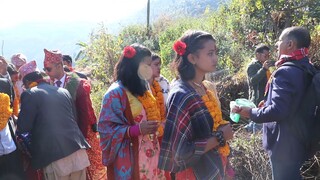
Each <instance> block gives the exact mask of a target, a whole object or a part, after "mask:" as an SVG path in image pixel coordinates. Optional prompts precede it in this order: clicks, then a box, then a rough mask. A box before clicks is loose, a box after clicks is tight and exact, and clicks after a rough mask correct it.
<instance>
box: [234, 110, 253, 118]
mask: <svg viewBox="0 0 320 180" xmlns="http://www.w3.org/2000/svg"><path fill="white" fill-rule="evenodd" d="M251 109H252V108H250V107H241V111H240V112H237V113H238V114H240V116H241V117H244V118H250V112H251Z"/></svg>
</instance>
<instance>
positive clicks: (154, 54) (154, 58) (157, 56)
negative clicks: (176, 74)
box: [151, 53, 161, 61]
mask: <svg viewBox="0 0 320 180" xmlns="http://www.w3.org/2000/svg"><path fill="white" fill-rule="evenodd" d="M156 59H160V61H161V58H160V56H159V55H158V54H157V53H152V54H151V60H152V61H154V60H156Z"/></svg>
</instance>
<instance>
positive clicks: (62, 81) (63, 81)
mask: <svg viewBox="0 0 320 180" xmlns="http://www.w3.org/2000/svg"><path fill="white" fill-rule="evenodd" d="M59 80H60V81H61V85H60V87H62V88H64V83H65V81H66V74H64V75H63V76H62V78H61V79H54V86H56V87H58V86H57V84H56V82H57V81H59Z"/></svg>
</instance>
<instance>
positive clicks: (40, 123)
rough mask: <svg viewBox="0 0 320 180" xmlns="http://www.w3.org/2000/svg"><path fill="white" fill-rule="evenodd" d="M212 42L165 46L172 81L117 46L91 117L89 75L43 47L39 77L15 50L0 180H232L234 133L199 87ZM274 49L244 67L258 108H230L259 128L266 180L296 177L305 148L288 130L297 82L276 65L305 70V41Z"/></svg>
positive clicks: (192, 39) (299, 30)
mask: <svg viewBox="0 0 320 180" xmlns="http://www.w3.org/2000/svg"><path fill="white" fill-rule="evenodd" d="M218 45H219V44H217V41H216V39H215V38H214V37H213V35H212V34H210V33H208V32H204V31H199V30H188V31H186V32H185V33H184V34H183V35H182V36H181V37H180V38H179V39H177V40H176V42H175V43H174V44H173V50H174V52H175V55H176V56H175V59H174V60H173V62H172V63H171V65H172V67H173V71H174V73H175V75H176V78H175V80H173V81H172V82H171V83H169V82H168V80H167V79H166V78H165V77H163V76H162V75H161V62H162V60H161V57H160V56H159V55H157V54H156V53H154V52H152V51H151V50H150V49H149V48H147V47H146V46H144V45H142V44H137V43H134V44H131V45H127V46H125V47H124V49H123V51H122V54H121V56H120V59H119V61H118V62H117V64H116V66H115V68H114V72H113V73H114V74H113V79H114V81H113V83H112V84H111V86H110V87H109V88H108V90H107V91H106V93H105V95H104V96H103V99H102V105H101V111H100V114H99V118H96V116H95V112H94V109H93V106H92V102H91V97H90V92H91V85H90V82H89V81H88V76H87V75H85V74H84V73H81V72H79V71H76V70H75V69H74V68H73V67H72V58H71V56H69V55H63V54H62V53H61V52H60V51H58V50H47V49H44V60H43V65H44V68H43V71H41V70H39V68H38V67H37V64H36V61H28V60H27V58H26V56H24V55H23V54H21V53H18V54H15V55H13V56H12V58H11V62H10V63H9V61H7V60H6V59H5V58H4V57H2V56H0V102H1V108H0V110H1V115H0V144H1V146H0V179H3V178H4V179H27V180H29V179H30V180H33V179H35V180H42V179H48V180H56V179H59V180H60V179H63V180H69V179H70V180H81V179H92V180H99V179H169V180H171V179H172V180H174V179H191V180H192V179H217V180H219V179H221V180H222V179H225V180H231V179H234V178H235V170H234V168H233V167H232V165H231V163H230V160H229V158H231V157H230V154H231V152H232V149H231V147H230V146H229V141H230V140H232V139H233V130H232V126H231V124H230V122H229V121H226V120H224V119H223V117H222V111H221V107H220V101H219V97H218V96H217V91H216V88H215V85H214V83H212V82H210V81H207V80H205V76H206V74H208V73H211V72H214V71H215V70H216V68H217V65H218ZM277 46H278V54H279V60H278V61H276V62H274V61H271V60H269V53H270V52H269V51H270V48H269V47H268V46H267V45H259V46H258V47H257V48H256V50H255V58H254V60H253V61H252V62H251V63H250V64H249V66H248V68H247V75H248V84H249V96H250V97H249V99H250V100H251V101H252V102H253V103H255V104H256V105H257V108H247V107H238V106H236V107H234V108H233V109H231V110H230V111H232V112H234V113H239V114H241V116H242V117H247V118H250V120H251V121H252V123H257V124H263V144H264V147H265V148H266V150H267V152H268V154H269V155H270V160H271V161H270V162H271V165H272V173H273V179H275V180H282V179H301V176H300V172H299V169H300V167H301V165H302V163H303V162H304V161H305V160H306V157H305V153H304V152H305V149H304V146H303V145H301V142H299V140H298V139H297V138H294V136H293V135H292V132H291V131H290V128H288V126H290V123H291V122H290V118H291V115H292V114H293V113H292V112H295V111H297V110H298V109H299V102H301V99H302V98H303V95H304V93H305V89H306V88H305V82H304V78H303V72H301V71H300V70H299V69H297V68H294V67H290V66H282V65H283V64H285V63H286V62H287V61H297V62H298V63H301V64H303V65H304V66H306V67H310V68H311V67H312V65H311V64H310V63H309V61H308V56H307V55H308V48H309V46H310V34H309V32H308V30H306V29H305V28H303V27H290V28H287V29H285V30H284V31H283V32H282V34H281V36H280V37H279V40H278V42H277ZM274 65H275V66H276V69H275V70H274V72H273V73H271V72H270V67H272V66H274ZM257 127H258V126H257ZM280 132H281V134H280Z"/></svg>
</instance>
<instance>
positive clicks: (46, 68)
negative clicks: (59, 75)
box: [43, 67, 52, 72]
mask: <svg viewBox="0 0 320 180" xmlns="http://www.w3.org/2000/svg"><path fill="white" fill-rule="evenodd" d="M43 70H44V71H48V72H51V70H52V68H50V67H45V68H43Z"/></svg>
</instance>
